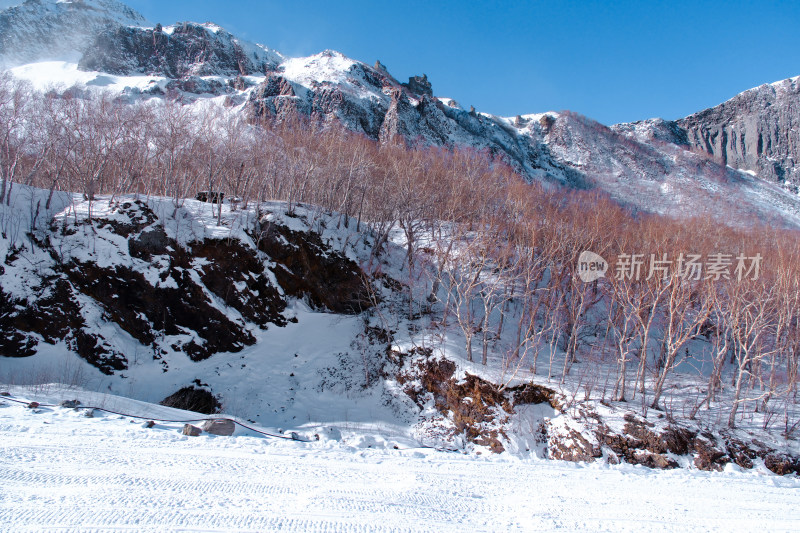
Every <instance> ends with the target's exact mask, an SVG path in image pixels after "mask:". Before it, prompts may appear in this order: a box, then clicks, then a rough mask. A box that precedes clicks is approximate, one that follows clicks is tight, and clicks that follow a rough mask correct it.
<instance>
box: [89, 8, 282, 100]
mask: <svg viewBox="0 0 800 533" xmlns="http://www.w3.org/2000/svg"><path fill="white" fill-rule="evenodd" d="M275 66H276V64H275V62H274V61H271V60H270V59H269V58H268V57H266V54H259V53H257V52H251V53H248V52H247V51H246V50H245V49H244V48H243V47H242V46H241V44H240V43H239V41H238V40H237V39H236V38H235V37H234V36H233V35H231V34H230V33H228V32H226V31H225V30H223V29H220V28H216V27H213V28H212V27H209V26H207V25H203V24H195V23H188V22H187V23H183V24H178V25H176V26H175V27H174V28H173V29H172V32H171V33H170V34H167V33H164V32H163V31H156V30H155V29H149V28H139V27H117V28H113V29H110V30H108V31H105V32H103V33H100V34H99V35H98V36H97V37H96V38H95V40H94V42H92V43H91V44H90V45H89V47H88V48H87V50H86V52H85V53H84V55H83V57H82V58H81V61H80V63H79V68H80V69H82V70H90V71H101V72H108V73H110V74H117V75H131V74H149V75H159V76H166V77H168V78H173V79H180V78H183V77H186V76H214V75H217V76H237V75H251V74H263V73H264V72H266V71H267V70H269V69H271V68H274V67H275ZM193 83H195V84H197V81H195V82H193ZM204 89H207V87H206V88H204ZM189 92H210V91H207V90H200V91H198V90H190V91H189Z"/></svg>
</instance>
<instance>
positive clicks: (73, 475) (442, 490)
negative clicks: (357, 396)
mask: <svg viewBox="0 0 800 533" xmlns="http://www.w3.org/2000/svg"><path fill="white" fill-rule="evenodd" d="M10 390H11V393H12V394H13V396H11V397H3V398H0V449H1V450H2V452H1V453H0V530H2V531H41V530H47V531H74V530H80V531H138V530H150V531H152V530H157V531H277V530H280V531H509V530H515V531H516V530H519V531H549V530H556V529H559V530H567V531H583V530H611V531H644V530H658V531H664V530H670V531H684V530H687V529H692V530H709V531H733V530H738V531H755V530H759V531H797V530H798V529H799V528H800V507H798V505H797V502H798V501H800V500H799V499H798V498H800V479H798V478H797V477H796V476H791V477H790V476H786V477H779V476H775V475H772V474H770V473H768V472H766V471H765V470H763V469H755V470H753V471H747V472H742V471H737V470H736V469H735V468H729V469H728V470H726V471H725V472H722V473H709V472H701V471H697V470H693V471H687V470H684V469H676V470H671V471H654V470H650V469H647V468H644V467H635V466H630V465H619V466H608V465H603V464H599V463H597V464H591V465H586V464H580V463H579V464H573V463H567V462H560V461H548V460H538V459H535V458H532V459H520V458H515V457H514V456H512V455H511V454H502V455H493V456H492V457H485V456H466V455H461V454H459V453H449V452H444V451H436V450H432V449H393V448H392V447H388V448H386V447H380V446H381V445H380V443H372V446H373V447H368V446H370V445H371V444H370V443H369V441H363V440H362V441H361V442H360V443H359V444H358V445H352V444H349V443H348V442H346V441H336V440H334V439H325V438H323V439H321V440H320V441H316V440H313V439H312V441H311V442H298V441H292V440H281V439H272V438H266V437H263V436H259V435H258V434H256V433H254V432H249V431H247V430H244V429H242V428H237V432H236V433H235V435H234V436H233V437H217V436H211V435H207V434H203V435H201V436H199V437H187V436H183V435H182V434H181V432H180V430H181V428H182V426H183V424H182V423H179V422H178V423H175V422H173V423H157V424H156V425H155V427H153V428H151V429H148V428H146V427H144V424H143V420H142V419H137V418H131V417H125V416H120V415H115V414H109V413H103V412H101V411H95V412H94V414H95V416H94V418H87V417H85V416H84V411H85V410H84V409H69V408H63V407H44V406H42V407H39V408H37V409H28V408H26V406H25V405H24V404H23V403H17V402H15V401H14V400H18V401H23V402H26V401H28V400H37V401H39V402H41V403H43V404H47V403H53V404H55V403H58V401H59V400H60V399H62V398H73V397H74V398H78V399H81V400H82V401H83V402H84V404H87V405H88V404H89V402H91V404H92V405H95V406H101V405H100V404H102V406H105V407H107V408H109V409H112V410H116V411H119V412H125V413H129V414H140V415H143V416H151V417H155V418H170V419H173V420H185V419H190V418H196V417H197V416H198V415H197V414H196V413H188V412H185V411H178V410H175V409H170V408H166V407H161V406H157V405H152V404H146V403H144V402H138V401H135V400H130V399H126V398H122V397H118V396H111V395H106V394H98V393H88V392H83V391H69V392H65V391H63V390H61V389H57V388H48V387H45V388H38V389H30V388H28V389H22V388H13V387H12V388H11V389H10ZM376 445H377V447H375V446H376Z"/></svg>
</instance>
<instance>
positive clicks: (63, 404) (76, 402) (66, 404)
mask: <svg viewBox="0 0 800 533" xmlns="http://www.w3.org/2000/svg"><path fill="white" fill-rule="evenodd" d="M80 404H81V402H80V400H64V401H63V402H61V403H60V404H59V405H60V406H61V407H66V408H67V409H75V408H76V407H78V406H79V405H80Z"/></svg>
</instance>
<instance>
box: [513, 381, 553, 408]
mask: <svg viewBox="0 0 800 533" xmlns="http://www.w3.org/2000/svg"><path fill="white" fill-rule="evenodd" d="M506 391H507V392H508V393H509V394H511V397H512V399H513V402H514V405H523V404H539V403H546V404H548V405H550V406H551V407H552V408H554V409H558V408H559V407H560V404H559V401H558V399H557V398H556V393H555V391H554V390H553V389H549V388H547V387H543V386H542V385H536V384H534V383H526V384H525V385H519V386H517V387H509V388H508V389H506Z"/></svg>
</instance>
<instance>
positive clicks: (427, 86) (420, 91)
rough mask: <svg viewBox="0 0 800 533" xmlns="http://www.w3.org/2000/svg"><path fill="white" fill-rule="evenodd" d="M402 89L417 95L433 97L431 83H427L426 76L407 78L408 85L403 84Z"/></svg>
mask: <svg viewBox="0 0 800 533" xmlns="http://www.w3.org/2000/svg"><path fill="white" fill-rule="evenodd" d="M402 85H403V87H405V88H406V89H408V90H409V91H411V92H412V93H414V94H417V95H420V96H422V95H428V96H433V87H432V86H431V82H429V81H428V76H427V75H425V74H423V75H422V76H411V77H410V78H408V83H403V84H402Z"/></svg>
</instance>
